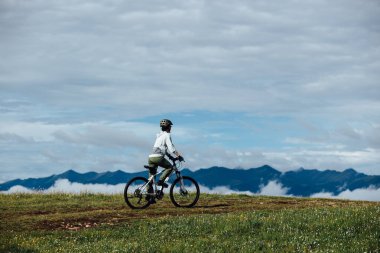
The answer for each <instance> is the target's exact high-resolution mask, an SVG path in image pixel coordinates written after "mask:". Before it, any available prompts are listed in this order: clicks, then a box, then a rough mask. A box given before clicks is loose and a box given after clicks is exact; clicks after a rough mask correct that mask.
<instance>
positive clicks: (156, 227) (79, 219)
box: [0, 194, 380, 252]
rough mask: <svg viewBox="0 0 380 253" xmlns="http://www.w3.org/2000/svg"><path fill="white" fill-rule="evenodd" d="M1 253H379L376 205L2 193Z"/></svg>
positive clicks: (241, 198) (237, 197)
mask: <svg viewBox="0 0 380 253" xmlns="http://www.w3.org/2000/svg"><path fill="white" fill-rule="evenodd" d="M0 212H1V214H0V218H1V220H0V232H1V238H0V252H379V251H380V203H378V202H377V203H376V202H364V201H343V200H331V199H307V198H280V197H261V196H258V197H256V196H255V197H250V196H244V195H229V196H221V195H201V199H200V201H199V203H198V204H197V207H195V208H190V209H183V208H175V207H174V206H173V205H172V204H171V203H170V201H169V200H168V199H167V198H165V199H164V201H161V202H159V203H158V204H157V205H154V206H151V207H149V208H148V209H146V210H139V211H136V210H131V209H129V208H128V207H127V206H126V205H125V204H124V203H123V198H122V196H121V195H100V194H99V195H97V194H81V195H72V194H12V195H3V194H0Z"/></svg>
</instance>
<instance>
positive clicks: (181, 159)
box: [177, 155, 185, 162]
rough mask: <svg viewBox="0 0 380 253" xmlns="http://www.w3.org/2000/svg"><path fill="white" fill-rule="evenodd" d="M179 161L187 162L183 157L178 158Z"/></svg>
mask: <svg viewBox="0 0 380 253" xmlns="http://www.w3.org/2000/svg"><path fill="white" fill-rule="evenodd" d="M177 159H178V161H180V162H184V161H185V159H183V157H182V156H180V155H179V156H178V157H177Z"/></svg>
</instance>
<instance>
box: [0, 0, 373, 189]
mask: <svg viewBox="0 0 380 253" xmlns="http://www.w3.org/2000/svg"><path fill="white" fill-rule="evenodd" d="M0 58H1V61H0V182H1V181H6V180H9V179H13V178H27V177H40V176H48V175H50V174H53V173H56V174H57V173H61V172H63V171H65V170H68V169H75V170H77V171H79V172H86V171H90V170H92V171H98V172H99V171H106V170H111V171H113V170H118V169H121V170H124V171H129V172H132V171H140V170H141V167H142V165H143V164H145V163H146V160H147V156H148V154H149V153H150V150H151V146H152V144H153V142H154V139H155V134H156V133H157V132H158V131H159V127H158V124H159V120H160V119H161V118H170V119H171V120H172V121H173V122H174V127H173V133H172V138H173V141H174V143H175V145H176V146H177V148H178V149H179V150H180V151H181V152H182V153H183V155H184V157H185V158H186V160H187V163H186V166H187V167H189V168H191V169H193V170H196V169H199V168H202V167H203V168H204V167H208V166H212V165H220V166H227V167H231V168H235V167H242V168H251V167H257V166H261V165H263V164H269V165H271V166H273V167H275V168H276V169H279V170H281V171H287V170H293V169H297V168H299V167H304V168H307V169H313V168H318V169H322V170H324V169H335V170H344V169H346V168H354V169H356V170H358V171H361V172H364V173H367V174H380V83H379V80H380V72H379V70H380V2H379V1H377V0H363V1H357V0H335V1H327V0H326V1H324V0H313V1H311V0H310V1H308V0H306V1H305V0H303V1H292V0H288V1H283V0H278V1H276V0H275V1H233V2H231V1H227V0H225V1H223V0H218V1H200V0H194V1H191V0H190V1H172V0H169V1H168V0H165V1H154V2H151V1H124V0H110V1H103V0H99V1H86V0H83V1H69V0H64V1H63V0H62V1H59V0H57V1H48V0H32V1H27V0H2V1H0Z"/></svg>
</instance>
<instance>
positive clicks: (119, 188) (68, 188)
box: [1, 179, 380, 201]
mask: <svg viewBox="0 0 380 253" xmlns="http://www.w3.org/2000/svg"><path fill="white" fill-rule="evenodd" d="M124 186H125V184H117V185H108V184H81V183H72V182H70V181H69V180H67V179H60V180H57V181H56V182H55V184H54V185H53V186H52V187H50V188H49V189H47V190H43V191H33V190H30V189H28V188H25V187H23V186H20V185H16V186H13V187H12V188H10V189H9V190H8V191H3V192H1V193H6V194H13V193H37V192H38V193H74V194H80V193H103V194H121V193H123V191H124ZM200 188H201V192H203V193H210V194H224V195H228V194H246V195H250V196H254V195H267V196H284V197H292V195H291V194H287V192H288V190H289V188H286V187H283V185H282V184H281V183H278V182H277V181H270V182H269V183H268V184H267V185H262V186H261V187H260V191H259V192H258V193H253V192H250V191H235V190H232V189H230V188H228V187H226V186H217V187H214V188H208V187H207V186H203V185H201V186H200ZM310 197H312V198H335V199H350V200H369V201H380V188H378V189H376V188H374V187H369V188H362V189H356V190H353V191H350V190H345V191H343V192H341V193H340V194H339V195H333V194H332V193H330V192H320V193H316V194H313V195H311V196H310Z"/></svg>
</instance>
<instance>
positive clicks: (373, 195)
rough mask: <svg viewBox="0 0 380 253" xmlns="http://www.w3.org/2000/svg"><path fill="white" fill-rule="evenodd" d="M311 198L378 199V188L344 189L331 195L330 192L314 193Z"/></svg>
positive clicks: (379, 199) (379, 190)
mask: <svg viewBox="0 0 380 253" xmlns="http://www.w3.org/2000/svg"><path fill="white" fill-rule="evenodd" d="M311 197H312V198H336V199H350V200H368V201H380V188H377V189H376V188H374V187H368V188H362V189H355V190H353V191H350V190H345V191H343V192H341V193H340V194H338V195H333V194H332V193H330V192H321V193H316V194H313V195H312V196H311Z"/></svg>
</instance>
